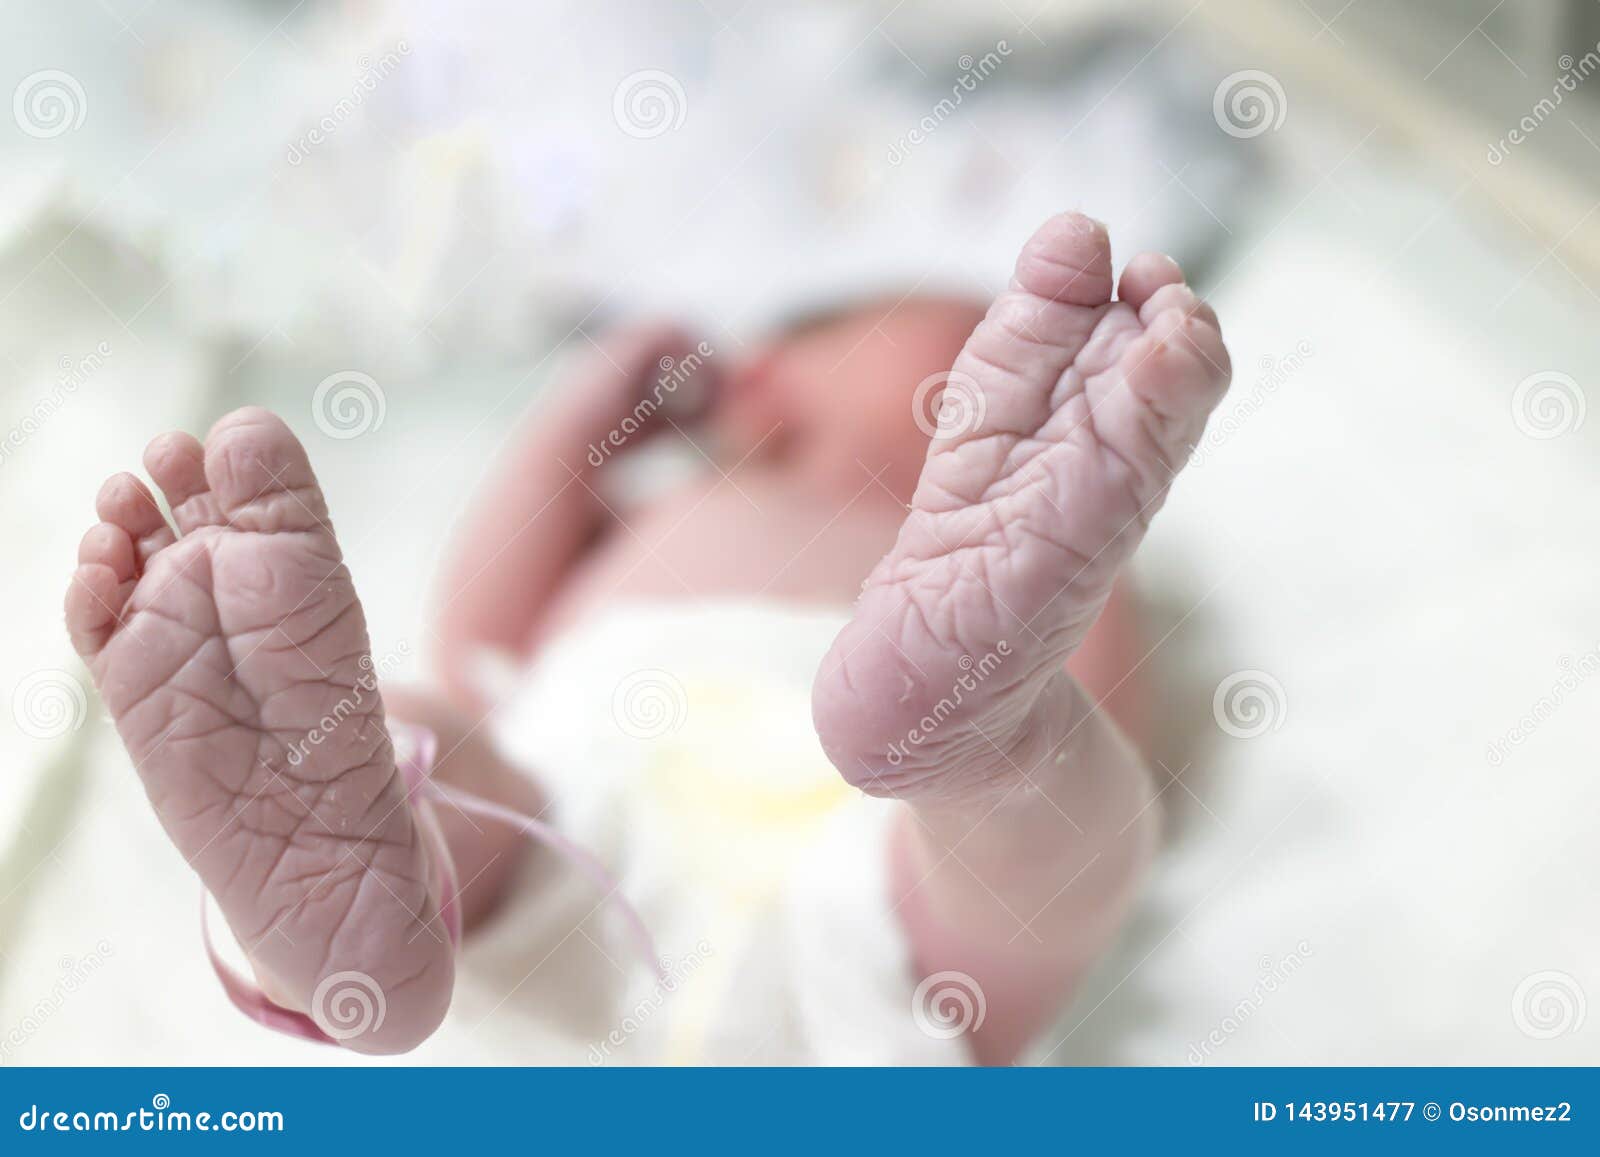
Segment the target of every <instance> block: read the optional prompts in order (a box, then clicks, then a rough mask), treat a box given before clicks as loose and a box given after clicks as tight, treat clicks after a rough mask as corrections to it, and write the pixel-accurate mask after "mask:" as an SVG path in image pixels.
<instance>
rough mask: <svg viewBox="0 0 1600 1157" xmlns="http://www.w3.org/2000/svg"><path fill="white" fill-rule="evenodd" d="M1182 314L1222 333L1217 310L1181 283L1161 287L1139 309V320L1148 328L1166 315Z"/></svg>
mask: <svg viewBox="0 0 1600 1157" xmlns="http://www.w3.org/2000/svg"><path fill="white" fill-rule="evenodd" d="M1173 312H1176V313H1180V314H1182V315H1183V316H1185V317H1195V318H1199V319H1200V320H1201V321H1203V322H1205V323H1206V324H1207V325H1209V326H1210V327H1211V328H1212V329H1215V330H1217V331H1218V332H1219V333H1220V332H1221V325H1220V323H1219V322H1218V321H1217V313H1216V310H1214V309H1212V308H1211V306H1209V305H1207V304H1206V303H1205V302H1204V301H1202V300H1201V299H1200V297H1199V295H1197V294H1196V293H1195V291H1194V290H1192V289H1190V288H1189V287H1188V286H1187V285H1184V284H1182V283H1181V282H1179V283H1173V284H1167V285H1163V286H1161V287H1159V288H1158V289H1156V290H1155V291H1154V292H1153V293H1151V294H1150V296H1149V297H1148V298H1147V299H1146V300H1145V302H1144V304H1143V305H1141V306H1140V307H1139V320H1140V321H1141V322H1142V323H1144V324H1145V325H1146V326H1149V325H1150V324H1151V323H1153V322H1154V321H1155V320H1156V318H1158V317H1160V316H1161V315H1162V314H1164V313H1173Z"/></svg>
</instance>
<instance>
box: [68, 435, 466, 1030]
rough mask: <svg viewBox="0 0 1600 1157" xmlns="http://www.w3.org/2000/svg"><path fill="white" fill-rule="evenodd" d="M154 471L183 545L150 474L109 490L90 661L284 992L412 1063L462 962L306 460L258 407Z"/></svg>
mask: <svg viewBox="0 0 1600 1157" xmlns="http://www.w3.org/2000/svg"><path fill="white" fill-rule="evenodd" d="M145 463H146V467H147V469H148V470H149V472H150V475H151V477H152V478H153V479H154V480H155V481H156V483H157V485H159V486H160V487H161V489H162V490H163V492H164V493H165V495H166V497H167V500H168V503H169V505H170V506H171V508H172V512H173V521H174V522H175V523H176V531H175V530H174V528H173V526H171V525H169V524H168V522H167V521H166V519H165V518H164V517H163V516H162V514H161V512H160V510H159V508H158V507H157V506H156V504H155V501H154V499H153V498H152V496H151V494H150V492H149V491H148V490H147V489H145V487H144V486H143V484H142V483H140V482H139V481H138V480H137V479H136V478H134V477H133V476H132V475H128V474H122V475H118V476H116V477H113V478H111V479H110V480H109V481H108V482H107V483H106V485H105V486H104V487H103V488H102V490H101V493H100V497H99V499H98V503H97V506H98V512H99V515H100V518H101V520H102V521H101V522H100V523H99V524H98V525H96V526H95V527H93V528H92V529H91V530H90V531H89V532H88V534H87V535H86V536H85V537H84V540H83V545H82V547H81V548H80V552H79V567H78V570H77V572H76V574H75V575H74V578H73V582H72V586H71V588H70V590H69V592H68V595H67V625H68V629H69V631H70V633H71V635H72V638H73V642H74V645H75V646H76V647H77V649H78V652H79V654H80V655H82V656H83V658H84V660H85V662H86V663H87V664H88V666H89V669H90V671H91V673H92V675H93V677H94V681H95V685H96V686H97V687H98V688H99V691H100V695H101V697H102V699H103V700H104V702H105V705H106V707H107V709H108V710H109V711H110V713H111V716H112V718H113V719H114V720H115V722H116V726H117V730H118V732H119V733H120V734H121V736H122V739H123V742H124V743H125V744H126V746H127V749H128V752H129V754H130V755H131V756H132V759H133V762H134V764H135V765H136V767H137V769H138V773H139V775H140V777H141V779H142V780H143V782H144V786H145V790H146V792H147V794H148V795H149V797H150V801H151V803H152V804H153V805H154V806H155V809H156V814H157V815H158V816H159V817H160V820H161V824H162V826H163V827H164V828H165V829H166V831H167V834H168V835H169V836H170V837H171V838H172V841H173V843H174V844H175V845H176V846H177V848H178V850H179V851H180V852H181V853H182V854H183V856H184V858H185V860H187V861H188V862H189V864H190V865H191V866H192V867H193V868H194V869H195V871H196V872H197V873H198V874H199V876H200V878H201V880H202V881H203V882H204V884H205V886H206V888H207V889H208V890H209V891H210V892H211V893H212V895H213V896H214V897H215V898H216V900H217V902H218V905H219V906H220V907H221V909H222V911H223V913H224V915H225V916H226V918H227V921H228V924H229V925H230V927H231V928H232V930H233V932H234V934H235V935H236V936H237V938H238V939H239V941H240V943H241V944H242V945H243V946H244V948H245V950H246V952H247V953H248V955H249V956H250V959H251V962H252V964H253V965H254V967H255V969H256V972H257V976H258V978H259V979H260V980H261V982H262V985H263V987H264V988H265V989H266V991H267V992H268V994H269V995H270V996H271V997H272V998H273V999H274V1000H276V1001H277V1002H279V1003H281V1004H283V1005H285V1006H286V1007H290V1008H294V1009H297V1010H299V1011H304V1012H309V1013H311V1015H312V1016H313V1019H315V1020H317V1021H318V1023H319V1024H321V1025H322V1026H323V1027H324V1030H325V1031H329V1032H330V1035H333V1036H335V1037H336V1038H340V1039H341V1040H342V1043H343V1044H344V1045H345V1046H346V1047H349V1048H352V1049H356V1050H358V1051H363V1052H396V1051H401V1050H404V1049H407V1048H410V1047H412V1046H414V1045H415V1044H417V1043H418V1042H419V1041H421V1040H422V1039H424V1038H425V1037H426V1036H427V1035H428V1034H429V1033H430V1032H432V1031H433V1029H434V1028H435V1027H436V1026H437V1025H438V1023H439V1021H440V1019H441V1018H442V1017H443V1015H444V1012H445V1009H446V1008H447V1007H448V1004H449V1000H450V991H451V987H452V985H453V979H454V977H453V967H454V965H453V955H454V954H453V949H452V946H451V944H450V942H449V937H448V933H447V930H446V928H445V925H444V923H443V922H442V920H441V919H440V917H439V911H438V897H437V896H435V895H433V894H432V891H433V889H434V888H435V886H436V885H435V883H434V875H433V870H432V865H431V863H430V859H429V854H428V851H427V849H426V848H425V846H424V840H423V837H422V833H421V831H420V829H419V827H418V825H417V824H416V823H415V822H414V820H413V816H412V813H411V810H410V807H409V805H408V803H407V801H406V796H405V789H404V784H403V783H402V781H401V778H400V776H399V775H398V774H397V772H396V768H395V760H394V754H393V749H392V747H391V745H390V742H389V736H388V732H387V730H386V727H385V722H384V712H383V704H382V701H381V699H380V698H379V695H378V691H377V685H376V679H375V677H374V672H373V663H372V659H371V655H370V650H369V643H368V639H367V629H366V623H365V620H364V618H363V615H362V610H361V604H360V602H359V600H358V599H357V598H356V593H355V589H354V587H353V585H352V583H351V580H350V575H349V572H348V571H347V570H346V569H345V567H344V564H343V561H342V558H341V555H340V551H339V546H338V543H337V542H336V540H335V539H334V536H333V532H332V529H331V527H330V526H329V524H328V519H327V510H326V507H325V505H324V503H323V498H322V494H321V491H320V490H319V489H318V487H317V484H316V479H315V478H314V476H313V475H312V472H311V468H310V465H309V463H308V462H307V460H306V455H305V452H304V450H303V449H302V448H301V446H300V444H299V442H298V441H296V440H295V438H294V435H293V434H292V433H291V432H290V431H289V429H288V428H287V427H286V426H285V425H284V424H283V423H282V422H281V421H280V420H279V419H278V418H276V417H275V416H273V415H272V414H270V413H268V412H267V411H265V410H259V409H247V410H240V411H237V412H235V413H233V414H230V415H228V416H227V417H225V418H224V419H222V421H220V422H219V423H218V424H217V425H216V426H215V427H214V428H213V430H212V431H211V433H210V435H209V436H208V438H207V440H206V442H205V444H204V445H203V446H202V445H201V444H200V443H199V442H197V441H196V440H195V439H193V438H191V437H189V436H188V435H184V434H169V435H165V436H163V437H161V438H158V439H157V440H156V441H155V442H153V443H151V445H150V448H149V449H148V450H147V452H146V455H145ZM197 934H198V933H197ZM357 1030H359V1031H357Z"/></svg>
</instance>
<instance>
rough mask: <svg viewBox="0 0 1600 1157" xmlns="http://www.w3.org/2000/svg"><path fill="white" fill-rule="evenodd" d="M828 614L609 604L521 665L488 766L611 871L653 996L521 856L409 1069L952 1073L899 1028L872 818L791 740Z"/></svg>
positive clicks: (903, 990) (912, 1033)
mask: <svg viewBox="0 0 1600 1157" xmlns="http://www.w3.org/2000/svg"><path fill="white" fill-rule="evenodd" d="M844 617H845V616H844V613H843V612H841V611H835V610H827V611H823V610H804V609H798V608H794V607H786V606H781V605H777V604H771V603H756V602H746V603H729V602H714V603H681V604H677V603H674V604H663V605H654V604H624V605H621V606H618V607H615V608H613V609H611V610H608V611H606V612H604V613H602V614H600V615H598V616H597V617H594V618H591V619H589V620H586V621H584V622H582V623H580V624H579V625H578V626H577V627H575V628H573V629H572V630H571V631H569V632H568V633H567V634H565V635H564V636H562V637H561V638H560V639H558V640H557V641H555V642H554V643H553V644H551V645H550V646H548V647H546V648H544V650H543V651H542V652H541V654H540V656H539V658H538V660H537V662H536V663H535V665H534V667H533V669H532V670H531V671H529V672H528V674H527V676H526V678H525V679H523V680H522V681H521V682H520V685H519V686H518V687H517V689H516V690H515V691H514V692H513V693H512V694H511V695H510V696H509V697H508V698H507V700H506V702H505V703H504V705H503V706H502V708H501V710H500V711H499V712H498V713H497V716H496V720H497V726H496V731H497V736H498V739H499V742H500V744H501V748H502V750H503V751H504V753H505V754H506V755H507V756H508V757H509V758H511V759H512V760H514V761H515V762H517V763H518V764H520V765H523V766H526V767H527V768H529V770H530V772H531V773H532V774H534V775H535V776H536V777H537V778H538V780H539V782H540V783H541V785H543V786H544V788H545V789H546V791H547V792H549V794H550V796H551V798H552V801H553V806H552V809H551V811H550V812H549V813H547V816H546V818H549V819H553V820H554V822H555V823H556V824H557V825H558V826H559V827H560V828H561V830H562V831H563V832H565V833H567V834H568V835H570V836H572V837H573V838H575V839H577V840H579V841H581V842H582V843H584V844H586V845H587V846H588V847H589V848H590V849H591V850H592V851H594V852H595V854H596V855H598V856H599V857H600V858H601V859H602V860H603V861H604V862H605V863H606V864H607V865H608V867H609V868H610V869H611V871H612V872H613V873H614V874H615V875H616V877H617V879H618V880H619V881H620V882H621V887H622V891H623V893H624V894H625V895H626V896H627V897H628V898H629V899H630V900H631V901H632V902H633V903H634V905H635V906H636V907H637V908H638V910H639V912H640V914H641V915H642V916H643V918H644V920H645V922H646V923H647V924H648V925H649V927H650V930H651V932H652V933H653V934H654V936H655V939H656V947H657V949H658V952H659V954H660V956H661V958H662V964H663V965H664V966H665V969H666V977H665V979H664V980H659V981H658V980H655V979H653V978H652V977H651V976H650V975H649V974H648V972H647V971H646V969H645V967H644V966H643V964H642V963H641V962H640V961H639V959H638V957H637V953H635V952H634V951H633V948H632V946H631V945H630V943H629V941H628V939H627V937H626V936H625V934H624V933H623V929H622V926H621V921H619V920H617V919H616V918H615V916H614V913H613V912H612V911H611V906H610V905H609V904H605V903H602V902H601V896H600V895H599V894H598V893H597V892H596V889H595V887H594V885H593V883H592V881H590V880H589V879H587V878H586V877H584V876H583V875H582V874H581V873H579V872H576V871H573V870H571V869H570V868H569V867H568V866H566V865H563V864H562V863H561V862H560V861H559V860H558V859H557V858H556V857H555V856H553V855H551V854H549V853H546V852H541V853H540V854H539V855H536V856H534V857H532V858H531V862H530V863H529V864H528V865H527V869H526V872H525V875H524V878H523V879H522V881H521V884H520V886H519V889H518V892H517V894H516V895H515V896H514V897H513V898H512V899H511V900H510V902H509V903H508V904H507V905H506V908H505V910H504V911H503V912H502V913H501V914H500V915H499V916H498V917H497V918H496V919H495V921H494V923H493V924H492V925H491V926H490V927H489V928H487V929H485V930H483V932H482V933H481V934H479V935H475V936H474V937H472V938H471V940H470V941H469V943H468V945H467V947H466V950H465V952H464V955H463V960H462V969H461V973H462V975H461V981H460V983H459V985H458V988H457V994H456V1001H455V1005H454V1008H453V1011H452V1015H451V1022H450V1024H449V1026H448V1027H447V1030H446V1031H445V1032H444V1033H441V1034H440V1036H439V1037H436V1038H435V1041H434V1042H431V1044H430V1049H429V1052H430V1053H432V1054H433V1055H432V1056H431V1057H430V1058H429V1059H435V1060H449V1059H462V1060H476V1061H478V1062H480V1063H483V1062H491V1061H500V1062H513V1063H514V1062H516V1061H518V1060H522V1061H534V1062H540V1063H543V1062H549V1061H557V1062H568V1063H579V1064H582V1063H589V1064H602V1063H625V1064H641V1063H643V1064H656V1063H663V1064H735V1065H737V1064H746V1063H752V1064H754V1063H765V1064H811V1063H822V1064H958V1063H962V1062H963V1061H964V1060H965V1052H964V1049H963V1046H962V1044H961V1042H960V1041H959V1040H956V1039H949V1038H946V1037H941V1036H936V1035H930V1034H929V1033H928V1032H924V1031H923V1030H922V1028H919V1023H921V1024H927V1023H928V1021H927V1019H926V1018H925V1017H923V1018H918V1017H915V1016H913V1010H912V998H913V991H914V989H915V986H916V977H915V976H914V974H913V972H912V968H911V964H910V960H909V957H908V953H907V948H906V944H905V941H904V938H903V936H902V935H901V932H900V925H899V921H898V918H897V917H896V915H895V914H894V912H893V911H892V910H891V905H890V901H889V898H888V887H887V880H886V868H887V865H888V848H887V833H888V820H889V818H890V816H891V815H892V805H890V804H888V803H885V802H884V801H881V800H874V799H869V798H866V797H864V796H861V795H860V794H859V793H857V792H856V791H854V790H853V789H851V788H849V787H847V786H846V785H845V784H844V782H843V781H842V780H841V779H840V778H839V775H838V773H837V772H836V771H835V770H834V769H833V767H832V766H831V765H830V764H829V763H828V761H827V759H826V758H825V757H824V756H823V754H822V750H821V748H820V746H819V745H818V742H817V737H816V733H815V731H814V730H813V728H812V724H811V680H812V677H813V676H814V674H815V673H816V668H817V664H818V662H819V661H820V660H821V657H822V655H823V653H824V652H825V651H826V649H827V647H828V644H829V643H830V642H831V641H832V639H833V636H834V635H835V634H836V633H837V631H838V630H839V628H840V627H841V626H842V625H843V623H844ZM452 1054H455V1055H452Z"/></svg>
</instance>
